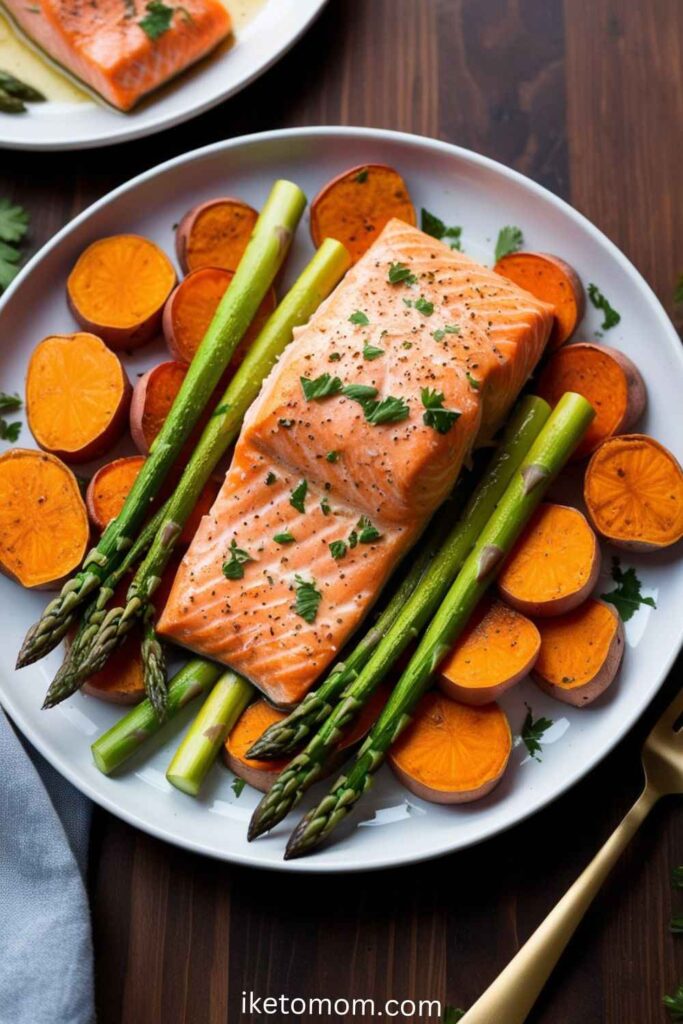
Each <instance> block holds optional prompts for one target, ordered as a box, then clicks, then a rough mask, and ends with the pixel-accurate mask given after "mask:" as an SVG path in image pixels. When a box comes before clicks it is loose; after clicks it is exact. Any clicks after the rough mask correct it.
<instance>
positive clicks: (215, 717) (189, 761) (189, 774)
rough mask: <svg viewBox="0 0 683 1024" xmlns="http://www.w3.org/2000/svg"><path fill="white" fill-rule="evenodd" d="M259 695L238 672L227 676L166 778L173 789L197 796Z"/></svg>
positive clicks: (211, 696) (206, 704) (203, 709)
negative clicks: (236, 724)
mask: <svg viewBox="0 0 683 1024" xmlns="http://www.w3.org/2000/svg"><path fill="white" fill-rule="evenodd" d="M255 693H256V689H255V688H254V686H252V684H251V683H249V682H247V680H246V679H243V678H242V676H238V675H237V673H236V672H225V673H224V675H223V676H222V677H221V678H220V679H219V680H218V682H217V683H216V685H215V686H214V688H213V689H212V691H211V693H210V694H209V696H208V697H207V699H206V700H205V701H204V704H203V705H202V707H201V708H200V710H199V713H198V715H197V717H196V718H195V720H194V721H193V722H192V724H191V726H190V728H189V729H188V731H187V733H186V735H185V738H184V739H183V741H182V743H181V744H180V746H179V747H178V749H177V750H176V752H175V754H174V756H173V760H172V761H171V763H170V764H169V766H168V770H167V772H166V778H167V779H168V781H169V782H170V783H171V785H172V786H175V787H176V789H180V790H182V791H183V793H189V795H190V796H197V794H198V793H199V790H200V789H201V785H202V782H203V781H204V779H205V778H206V773H207V772H208V770H209V768H210V767H211V765H212V764H213V762H214V761H215V760H216V756H217V754H218V752H219V750H220V749H221V747H222V746H223V743H224V742H225V738H226V736H227V735H228V733H229V732H230V730H231V729H232V727H233V725H234V724H235V722H236V721H237V719H238V718H239V717H240V715H241V714H242V712H243V711H244V709H245V708H246V706H247V704H249V702H250V701H251V700H252V699H253V697H254V694H255Z"/></svg>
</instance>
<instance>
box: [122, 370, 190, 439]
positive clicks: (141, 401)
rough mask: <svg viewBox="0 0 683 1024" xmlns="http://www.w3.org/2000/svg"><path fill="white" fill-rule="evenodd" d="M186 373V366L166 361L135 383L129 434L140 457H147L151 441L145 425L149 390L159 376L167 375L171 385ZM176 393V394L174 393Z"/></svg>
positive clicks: (180, 380)
mask: <svg viewBox="0 0 683 1024" xmlns="http://www.w3.org/2000/svg"><path fill="white" fill-rule="evenodd" d="M186 373H187V365H186V364H184V363H178V362H176V361H173V360H168V361H167V362H165V363H158V364H157V365H156V366H153V367H152V369H151V370H148V371H147V373H143V375H142V377H139V378H138V380H137V381H136V384H135V388H134V389H133V398H132V401H131V403H130V433H131V437H132V438H133V444H134V445H135V447H136V448H137V450H138V451H139V452H140V454H141V455H149V449H150V446H151V444H152V439H150V437H149V429H148V425H147V423H146V412H147V402H148V398H149V397H150V392H151V390H152V389H153V388H154V387H155V386H156V385H157V384H158V379H159V377H161V375H168V376H169V381H171V383H177V382H182V379H184V377H185V374H186ZM176 393H177V392H176Z"/></svg>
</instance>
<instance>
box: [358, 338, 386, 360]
mask: <svg viewBox="0 0 683 1024" xmlns="http://www.w3.org/2000/svg"><path fill="white" fill-rule="evenodd" d="M383 355H384V349H383V348H377V346H376V345H371V344H370V342H369V341H366V342H365V344H364V345H363V359H367V360H368V362H372V360H373V359H379V357H380V356H383Z"/></svg>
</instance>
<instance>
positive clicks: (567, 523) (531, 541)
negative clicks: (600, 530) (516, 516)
mask: <svg viewBox="0 0 683 1024" xmlns="http://www.w3.org/2000/svg"><path fill="white" fill-rule="evenodd" d="M599 574H600V548H599V546H598V541H597V537H596V536H595V534H594V533H593V530H592V529H591V527H590V525H589V524H588V522H587V520H586V517H585V516H584V515H583V514H582V513H581V512H579V510H578V509H576V508H570V507H569V506H568V505H555V504H552V503H550V502H546V503H545V504H542V505H540V506H539V507H538V509H537V510H536V512H535V513H534V515H533V516H532V518H531V521H530V522H529V525H528V526H527V528H526V529H525V530H524V532H523V533H522V536H521V537H520V538H519V540H518V541H517V543H516V544H515V546H514V548H513V549H512V551H511V553H510V555H509V557H508V558H507V560H506V562H505V564H504V565H503V568H502V570H501V572H500V574H499V576H498V592H499V593H500V596H501V597H502V598H503V600H504V601H505V602H506V603H507V604H509V605H511V606H512V607H513V608H516V609H517V610H518V611H520V612H522V614H523V615H531V616H534V617H539V616H541V617H545V616H547V615H563V614H564V613H565V612H568V611H571V609H572V608H576V607H577V606H578V605H580V604H581V603H582V602H583V601H585V600H586V598H587V597H588V596H589V594H590V593H591V591H592V590H593V588H594V586H595V584H596V583H597V580H598V576H599Z"/></svg>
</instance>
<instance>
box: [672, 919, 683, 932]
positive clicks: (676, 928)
mask: <svg viewBox="0 0 683 1024" xmlns="http://www.w3.org/2000/svg"><path fill="white" fill-rule="evenodd" d="M669 931H670V932H672V933H673V934H674V935H683V917H672V918H671V921H670V922H669Z"/></svg>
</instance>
